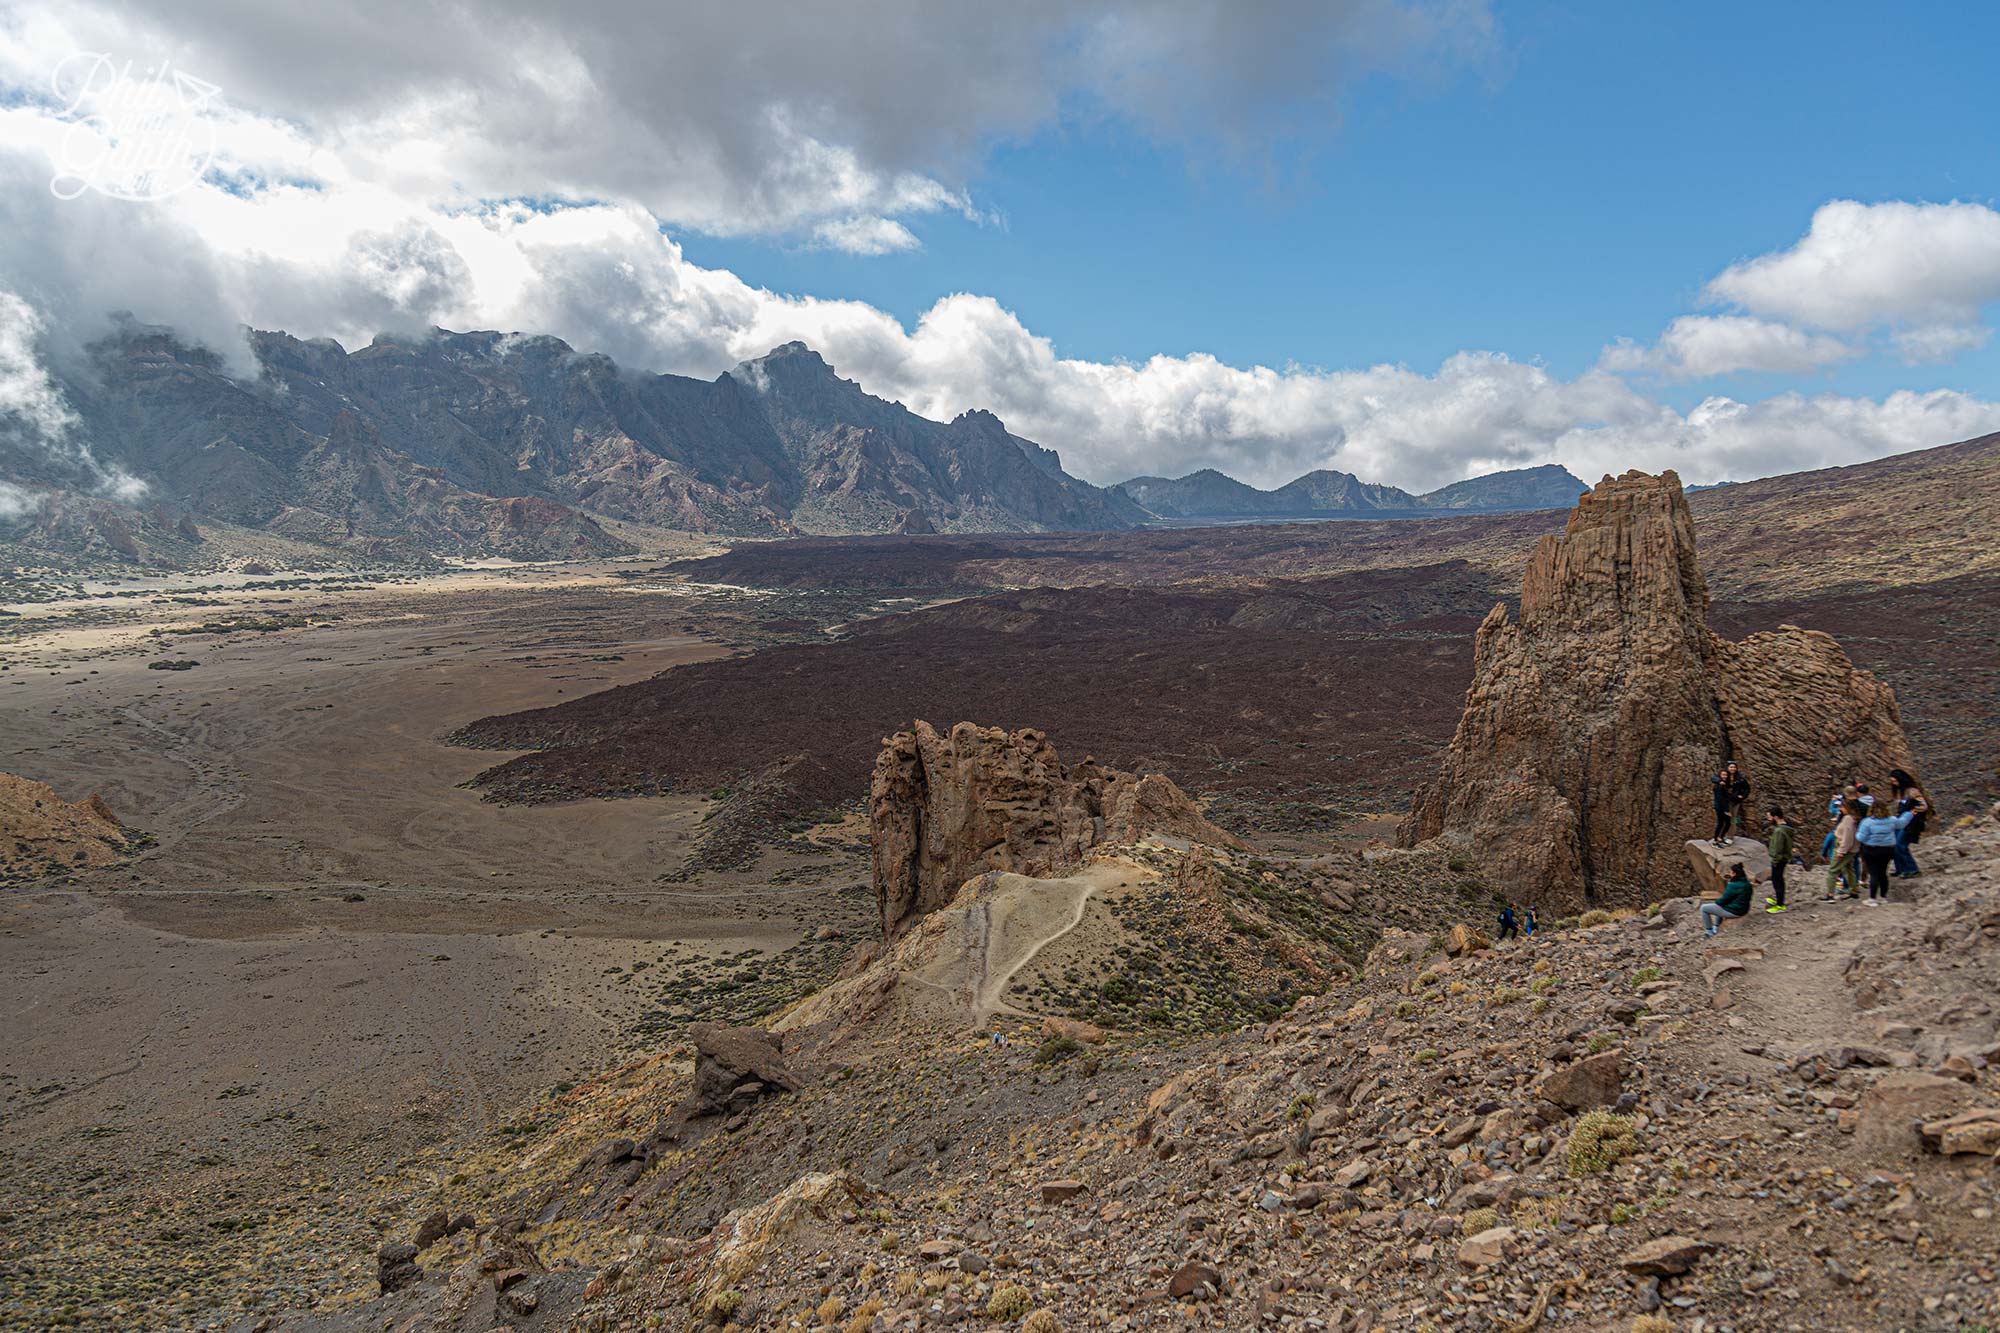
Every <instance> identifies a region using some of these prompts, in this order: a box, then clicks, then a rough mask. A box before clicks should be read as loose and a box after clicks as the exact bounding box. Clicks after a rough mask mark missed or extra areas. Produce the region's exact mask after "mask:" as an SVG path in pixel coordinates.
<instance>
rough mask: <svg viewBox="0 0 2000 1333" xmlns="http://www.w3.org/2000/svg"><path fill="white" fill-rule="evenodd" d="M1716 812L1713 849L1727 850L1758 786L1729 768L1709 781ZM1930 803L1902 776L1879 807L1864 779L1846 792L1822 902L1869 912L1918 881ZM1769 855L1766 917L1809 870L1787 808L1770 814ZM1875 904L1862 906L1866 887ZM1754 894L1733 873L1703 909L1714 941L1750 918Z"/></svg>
mask: <svg viewBox="0 0 2000 1333" xmlns="http://www.w3.org/2000/svg"><path fill="white" fill-rule="evenodd" d="M1709 786H1710V788H1711V789H1712V793H1713V797H1714V805H1715V832H1714V833H1713V835H1711V838H1710V841H1712V842H1714V843H1715V844H1716V845H1717V846H1726V845H1728V843H1729V842H1730V840H1731V838H1732V837H1733V836H1734V835H1736V834H1739V833H1741V832H1742V831H1743V827H1744V820H1745V810H1746V808H1747V806H1748V804H1749V800H1750V780H1749V778H1748V777H1747V776H1745V774H1744V773H1743V771H1742V770H1741V769H1740V768H1738V767H1737V766H1736V764H1735V763H1733V762H1732V763H1729V764H1725V765H1724V766H1723V767H1722V769H1721V770H1720V771H1718V772H1717V773H1716V774H1715V776H1714V777H1712V778H1711V779H1710V780H1709ZM1930 808H1931V807H1930V802H1929V800H1928V799H1926V798H1925V796H1924V793H1923V789H1922V788H1921V787H1919V786H1918V785H1917V780H1916V779H1915V778H1913V777H1911V776H1910V774H1909V773H1908V772H1906V771H1905V770H1903V769H1900V768H1892V769H1890V770H1889V795H1888V796H1887V797H1885V798H1882V799H1880V800H1878V799H1877V798H1876V797H1875V795H1874V794H1873V793H1872V792H1871V791H1870V790H1869V788H1868V784H1867V783H1866V782H1864V781H1862V780H1861V779H1860V778H1858V777H1857V778H1855V779H1854V780H1853V781H1852V782H1850V783H1848V784H1847V785H1846V786H1844V787H1842V788H1841V790H1840V791H1838V792H1836V793H1835V794H1834V796H1833V798H1832V799H1831V800H1829V801H1828V802H1827V806H1826V812H1827V815H1828V817H1829V818H1831V819H1832V820H1833V827H1832V828H1830V829H1829V830H1828V831H1827V834H1826V837H1825V838H1824V839H1823V840H1822V842H1821V844H1820V856H1821V857H1822V858H1823V859H1824V860H1825V861H1826V893H1825V894H1824V895H1823V896H1822V898H1821V901H1822V902H1834V901H1838V900H1841V899H1860V900H1861V901H1862V903H1863V904H1864V905H1865V906H1869V907H1873V906H1877V905H1879V904H1880V903H1881V902H1882V901H1883V900H1885V899H1886V898H1888V896H1889V881H1890V880H1891V879H1896V878H1901V879H1913V878H1915V877H1916V876H1918V875H1921V874H1923V870H1922V868H1921V867H1919V866H1918V865H1917V858H1916V853H1915V852H1914V851H1912V850H1911V849H1912V848H1914V847H1915V846H1916V845H1917V843H1918V842H1920V841H1921V840H1922V838H1923V835H1924V825H1925V823H1926V821H1927V818H1928V816H1929V814H1930ZM1764 832H1765V850H1766V851H1768V852H1769V853H1770V856H1771V892H1770V895H1769V896H1768V897H1766V898H1765V899H1764V910H1765V911H1766V912H1770V913H1778V912H1783V911H1784V910H1786V904H1785V872H1786V870H1787V869H1788V868H1789V867H1791V866H1794V865H1796V866H1798V867H1799V868H1800V869H1804V867H1805V858H1804V857H1802V856H1800V855H1799V854H1798V852H1797V850H1796V848H1795V843H1794V831H1793V827H1792V822H1791V820H1790V818H1789V817H1787V815H1786V814H1785V812H1784V810H1783V809H1782V808H1781V807H1779V806H1775V805H1773V806H1770V807H1768V808H1767V809H1766V810H1765V813H1764ZM1864 878H1865V879H1866V881H1867V884H1868V896H1867V897H1866V898H1865V899H1862V898H1861V885H1862V881H1863V879H1864ZM1753 893H1754V887H1753V885H1752V882H1751V879H1750V876H1749V874H1748V872H1746V871H1745V870H1744V868H1743V864H1742V862H1740V861H1739V862H1737V863H1736V864H1734V865H1732V866H1731V867H1730V868H1729V878H1728V879H1727V881H1725V882H1724V884H1723V888H1722V892H1721V893H1719V894H1717V895H1716V897H1715V899H1714V900H1713V901H1711V902H1705V903H1703V904H1702V905H1701V921H1702V926H1703V929H1704V930H1706V931H1707V933H1708V934H1710V935H1713V934H1715V932H1716V931H1718V930H1720V929H1721V928H1722V923H1723V922H1724V921H1725V920H1730V919H1733V918H1736V917H1741V916H1745V915H1747V914H1748V913H1749V911H1750V905H1751V899H1752V896H1753Z"/></svg>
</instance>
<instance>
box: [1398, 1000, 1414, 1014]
mask: <svg viewBox="0 0 2000 1333" xmlns="http://www.w3.org/2000/svg"><path fill="white" fill-rule="evenodd" d="M1415 1012H1417V1006H1416V1004H1415V1003H1414V1002H1412V1001H1410V1000H1398V1001H1396V1017H1398V1018H1408V1017H1409V1016H1410V1015H1411V1014H1414V1013H1415Z"/></svg>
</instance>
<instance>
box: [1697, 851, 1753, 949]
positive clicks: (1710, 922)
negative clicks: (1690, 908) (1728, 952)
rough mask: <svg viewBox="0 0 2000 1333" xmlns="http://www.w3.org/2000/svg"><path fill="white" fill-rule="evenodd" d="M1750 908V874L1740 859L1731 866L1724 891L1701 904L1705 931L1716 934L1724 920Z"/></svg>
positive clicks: (1731, 918) (1740, 914) (1732, 918)
mask: <svg viewBox="0 0 2000 1333" xmlns="http://www.w3.org/2000/svg"><path fill="white" fill-rule="evenodd" d="M1749 910H1750V876H1749V874H1748V873H1746V872H1745V871H1744V869H1743V863H1742V862H1741V861H1738V862H1737V863H1736V864H1735V865H1733V866H1731V867H1729V882H1728V883H1726V884H1724V885H1723V886H1722V892H1721V893H1720V894H1719V895H1717V897H1716V899H1715V901H1714V902H1712V903H1703V904H1702V905H1701V924H1702V927H1703V930H1704V932H1705V933H1707V934H1709V935H1713V934H1715V932H1716V931H1718V930H1721V929H1722V923H1723V921H1724V920H1734V919H1736V918H1737V917H1740V916H1742V915H1744V914H1745V913H1747V912H1748V911H1749Z"/></svg>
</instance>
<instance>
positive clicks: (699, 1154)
mask: <svg viewBox="0 0 2000 1333" xmlns="http://www.w3.org/2000/svg"><path fill="white" fill-rule="evenodd" d="M1927 847H1928V848H1929V852H1928V859H1929V861H1930V863H1931V873H1930V874H1929V875H1927V876H1926V877H1925V878H1924V879H1922V880H1919V881H1916V884H1917V885H1918V886H1919V887H1920V888H1921V889H1922V894H1921V897H1920V898H1917V899H1915V900H1910V899H1908V898H1901V899H1899V900H1897V901H1895V902H1892V903H1891V904H1889V905H1887V906H1884V907H1881V908H1874V909H1868V908H1861V907H1855V906H1849V905H1846V904H1838V905H1835V904H1828V905H1819V904H1810V905H1808V906H1806V907H1804V908H1802V909H1798V910H1794V911H1793V912H1792V913H1790V914H1788V915H1786V916H1783V917H1764V916H1762V915H1758V916H1753V917H1751V918H1749V919H1746V920H1745V921H1743V922H1741V923H1739V924H1737V925H1735V926H1732V927H1731V928H1730V929H1729V930H1728V931H1727V932H1726V933H1725V934H1724V935H1723V936H1722V937H1720V938H1719V939H1716V940H1713V941H1710V940H1705V939H1704V938H1702V936H1701V934H1700V932H1699V930H1698V928H1697V927H1696V925H1695V924H1694V922H1693V920H1692V919H1691V906H1690V903H1689V902H1688V901H1687V900H1679V899H1676V900H1670V901H1668V902H1666V903H1663V904H1660V905H1658V907H1657V908H1656V909H1655V910H1654V911H1652V912H1650V913H1646V912H1631V913H1626V914H1622V915H1619V916H1616V917H1608V916H1605V915H1603V914H1598V915H1596V916H1591V917H1586V918H1584V919H1583V920H1581V921H1576V922H1571V923H1564V925H1563V926H1562V927H1561V928H1557V929H1552V930H1546V931H1544V932H1543V933H1542V934H1540V935H1538V936H1536V937H1535V938H1533V939H1531V940H1517V941H1508V942H1505V943H1503V944H1500V945H1497V946H1495V945H1492V944H1490V943H1489V942H1488V941H1486V940H1485V939H1483V938H1481V937H1480V936H1478V934H1477V933H1476V932H1474V931H1471V930H1469V929H1460V930H1454V931H1451V932H1447V933H1444V934H1437V935H1427V934H1423V933H1417V932H1402V933H1397V932H1393V931H1391V932H1388V933H1385V934H1384V935H1383V936H1382V937H1381V939H1380V941H1379V943H1378V944H1377V945H1376V947H1375V948H1374V949H1373V950H1372V951H1371V952H1370V953H1369V955H1368V957H1367V959H1366V961H1365V965H1364V966H1363V967H1361V968H1360V969H1359V970H1358V972H1357V973H1356V974H1355V975H1353V976H1352V977H1351V978H1343V979H1341V980H1340V981H1339V982H1337V983H1335V984H1332V985H1331V986H1330V988H1329V989H1327V990H1326V992H1325V993H1324V994H1321V995H1318V996H1313V997H1306V998H1302V999H1299V1000H1297V1001H1296V1002H1295V1003H1293V1004H1292V1005H1291V1006H1290V1007H1289V1008H1288V1010H1287V1011H1286V1012H1285V1013H1284V1014H1283V1015H1282V1016H1281V1017H1279V1018H1277V1019H1276V1020H1275V1021H1273V1022H1270V1023H1267V1024H1263V1025H1259V1026H1255V1027H1252V1028H1250V1029H1247V1030H1244V1031H1241V1032H1237V1033H1233V1034H1230V1035H1226V1036H1222V1037H1219V1038H1213V1039H1209V1040H1204V1041H1199V1042H1195V1043H1193V1044H1188V1043H1186V1042H1184V1041H1171V1040H1162V1039H1160V1038H1158V1037H1148V1036H1145V1035H1143V1034H1142V1033H1140V1032H1136V1031H1105V1030H1102V1029H1101V1028H1096V1027H1087V1026H1082V1025H1074V1024H1065V1023H1063V1022H1061V1021H1049V1022H1042V1021H1037V1020H1035V1019H1034V1017H1033V1016H1032V1014H1030V1013H1028V1012H1021V1013H1018V1014H1000V1015H997V1016H996V1017H995V1018H994V1019H993V1023H992V1030H991V1032H979V1031H969V1030H966V1029H965V1028H963V1027H962V1026H961V1027H958V1028H956V1029H954V1028H953V1027H952V1025H950V1024H949V1023H936V1024H932V1025H926V1026H918V1027H911V1026H906V1025H904V1024H902V1023H900V1022H897V1021H893V1020H892V1019H890V1018H889V1016H888V1014H887V1012H886V1011H885V1015H884V1019H883V1021H879V1022H874V1023H870V1022H862V1023H859V1024H852V1025H848V1026H844V1027H838V1028H829V1029H822V1034H821V1035H818V1036H815V1035H814V1034H813V1033H812V1032H810V1031H795V1032H789V1033H787V1034H785V1035H784V1036H783V1037H782V1038H768V1037H767V1038H759V1039H754V1040H752V1041H749V1042H738V1043H734V1044H732V1043H729V1042H725V1041H720V1040H716V1039H714V1037H713V1036H712V1035H711V1036H708V1037H706V1038H705V1039H703V1040H702V1041H701V1042H700V1049H699V1051H698V1052H697V1053H696V1056H695V1059H694V1061H693V1063H692V1065H690V1064H689V1062H688V1061H687V1060H686V1058H685V1057H684V1056H677V1055H674V1054H669V1055H668V1056H664V1057H662V1058H661V1059H659V1060H655V1061H651V1062H647V1063H645V1064H642V1065H638V1066H634V1067H632V1068H628V1069H625V1070H621V1071H618V1072H616V1073H614V1074H612V1075H610V1076H607V1077H605V1078H602V1079H600V1080H597V1081H595V1082H593V1083H590V1084H587V1085H584V1086H583V1087H580V1088H578V1089H576V1090H574V1091H572V1092H571V1093H569V1094H567V1095H566V1096H565V1097H564V1098H562V1099H561V1101H560V1102H559V1103H558V1104H557V1105H555V1106H552V1107H550V1108H547V1114H549V1115H551V1116H554V1117H558V1118H559V1120H560V1123H559V1125H558V1127H557V1128H556V1129H555V1131H554V1132H553V1133H552V1134H551V1135H550V1136H549V1137H547V1138H545V1139H542V1140H540V1141H537V1142H536V1143H534V1144H533V1146H532V1147H530V1148H528V1149H527V1150H525V1151H496V1152H495V1153H494V1154H492V1155H491V1156H490V1157H489V1158H488V1159H486V1160H483V1161H479V1162H460V1163H456V1164H453V1165H455V1166H456V1167H457V1168H458V1174H457V1175H455V1176H452V1177H451V1178H450V1179H449V1180H448V1181H447V1180H446V1178H445V1176H444V1175H443V1173H442V1172H440V1174H439V1175H438V1176H437V1179H438V1180H439V1181H440V1182H441V1183H440V1184H439V1185H438V1186H437V1187H436V1190H435V1193H434V1195H433V1196H431V1197H430V1198H427V1199H423V1200H419V1201H417V1202H418V1208H417V1211H416V1212H415V1213H414V1214H413V1215H412V1216H411V1217H410V1218H409V1219H408V1220H407V1221H406V1222H405V1223H403V1227H405V1228H411V1229H414V1231H415V1235H414V1238H413V1239H405V1237H407V1236H409V1234H410V1233H409V1231H407V1230H406V1231H403V1232H402V1235H398V1236H396V1237H394V1238H393V1239H394V1241H395V1244H394V1246H392V1247H390V1248H387V1249H385V1251H384V1258H383V1265H384V1267H383V1276H384V1278H385V1279H387V1281H388V1282H389V1284H390V1285H392V1286H395V1287H396V1288H397V1290H396V1291H395V1292H394V1294H392V1295H388V1296H385V1297H382V1298H380V1299H379V1300H374V1301H368V1302H364V1303H361V1304H358V1305H354V1306H350V1307H347V1308H345V1309H343V1310H335V1311H329V1312H324V1313H321V1314H317V1315H312V1316H303V1317H299V1318H295V1319H292V1320H287V1321H270V1320H264V1321H258V1322H255V1323H251V1322H246V1323H244V1324H242V1325H239V1327H242V1328H246V1329H247V1328H251V1327H256V1328H265V1329H269V1328H281V1329H289V1330H307V1329H314V1330H333V1329H341V1330H348V1329H352V1330H360V1329H396V1330H399V1331H401V1333H435V1331H441V1330H460V1331H462V1333H486V1330H489V1329H495V1328H502V1327H506V1328H524V1329H577V1330H641V1329H655V1328H674V1329H700V1328H704V1327H712V1328H721V1329H741V1330H752V1329H769V1330H776V1329H801V1330H804V1329H836V1330H850V1331H851V1333H874V1331H876V1330H903V1329H923V1328H945V1327H960V1328H968V1329H978V1330H988V1329H1013V1328H1021V1329H1027V1330H1032V1331H1033V1333H1049V1331H1050V1330H1059V1329H1071V1330H1080V1329H1108V1330H1138V1329H1167V1328H1171V1329H1185V1328H1215V1329H1247V1328H1252V1327H1258V1328H1276V1329H1336V1330H1345V1331H1355V1330H1372V1329H1398V1330H1401V1329H1411V1330H1421V1329H1437V1330H1443V1329H1466V1330H1503V1329H1504V1330H1513V1331H1515V1333H1526V1331H1527V1330H1532V1329H1536V1328H1549V1329H1574V1330H1613V1329H1615V1330H1619V1331H1620V1333H1624V1331H1625V1330H1628V1329H1630V1330H1635V1331H1636V1333H1654V1331H1656V1330H1668V1329H1687V1330H1697V1329H1703V1330H1749V1329H1787V1330H1792V1329H1796V1330H1806V1329H1811V1330H1849V1329H1851V1330H1889V1329H1906V1330H1932V1329H1968V1330H1970V1329H1984V1328H1988V1327H1990V1326H1991V1325H1992V1323H1993V1321H1994V1320H1995V1319H1996V1318H2000V1295H1996V1291H2000V1287H1996V1283H1997V1282H2000V1272H1996V1266H2000V1260H1996V1256H2000V1223H1996V1221H1995V1211H1994V1210H1995V1208H1996V1207H2000V1177H1996V1175H1995V1162H1994V1158H1995V1154H1996V1152H2000V1068H1996V1062H2000V1028H1997V1027H1996V1010H1995V998H1994V997H1995V996H1996V995H2000V827H1996V826H1993V825H1985V826H1981V827H1976V828H1964V829H1960V830H1958V831H1955V832H1953V833H1952V834H1949V835H1947V836H1944V837H1941V838H1937V839H1934V840H1932V842H1931V843H1927ZM1141 850H1143V849H1141ZM1216 855H1218V856H1220V857H1222V858H1223V859H1225V860H1226V859H1228V854H1227V853H1217V854H1216ZM1421 855H1422V853H1393V854H1391V855H1390V856H1389V857H1388V858H1387V860H1388V861H1390V862H1394V861H1397V860H1401V859H1407V858H1412V857H1420V856H1421ZM994 1034H998V1036H997V1037H996V1036H995V1035H994ZM697 1035H698V1036H701V1035H702V1034H697ZM1002 1037H1004V1038H1006V1039H1007V1040H1006V1041H1005V1044H1000V1042H999V1038H1002ZM430 1212H436V1213H437V1214H438V1216H437V1217H436V1218H434V1219H432V1220H429V1221H425V1219H424V1217H423V1214H424V1213H430ZM461 1214H463V1215H464V1217H463V1220H464V1221H465V1223H466V1225H465V1226H464V1227H463V1228H461V1229H458V1230H451V1228H452V1227H455V1226H457V1219H458V1218H459V1217H460V1215H461ZM419 1223H422V1225H421V1226H420V1225H419ZM419 1247H421V1248H419Z"/></svg>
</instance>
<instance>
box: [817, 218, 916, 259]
mask: <svg viewBox="0 0 2000 1333" xmlns="http://www.w3.org/2000/svg"><path fill="white" fill-rule="evenodd" d="M813 239H814V240H816V241H818V242H819V243H820V244H821V245H824V246H825V247H827V248H828V249H829V250H842V251H845V252H846V253H848V254H850V255H886V254H890V253H893V252H894V251H897V250H914V249H916V248H917V246H918V244H919V242H918V241H917V238H916V236H915V234H914V233H912V232H911V231H910V229H909V228H908V227H905V226H904V225H903V224H902V223H900V222H898V221H896V220H895V219H894V218H837V219H832V220H829V221H826V222H822V223H820V224H819V225H818V226H817V227H814V228H813Z"/></svg>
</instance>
